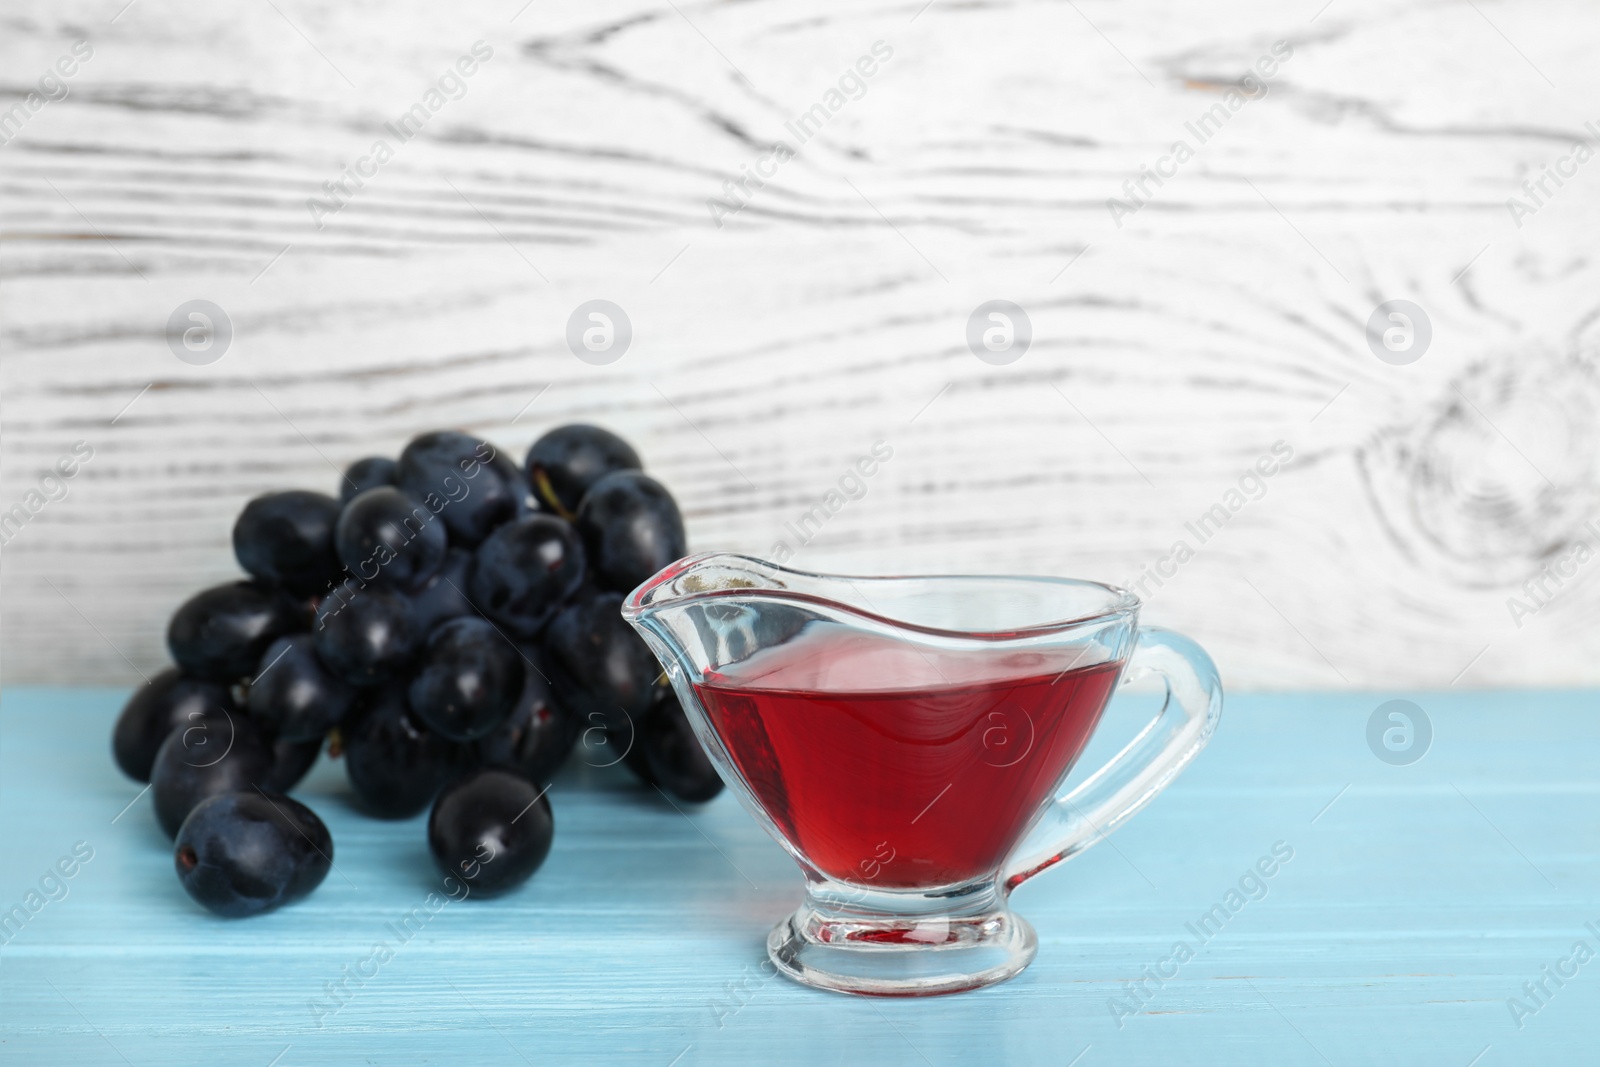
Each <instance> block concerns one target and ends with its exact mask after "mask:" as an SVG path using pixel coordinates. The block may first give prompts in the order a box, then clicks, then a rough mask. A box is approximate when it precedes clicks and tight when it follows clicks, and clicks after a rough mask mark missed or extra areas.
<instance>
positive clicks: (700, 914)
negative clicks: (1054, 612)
mask: <svg viewBox="0 0 1600 1067" xmlns="http://www.w3.org/2000/svg"><path fill="white" fill-rule="evenodd" d="M1402 696H1409V698H1410V699H1412V700H1414V701H1415V702H1416V703H1417V704H1418V705H1419V706H1420V707H1422V708H1423V709H1424V710H1425V712H1426V713H1427V715H1428V716H1429V718H1430V720H1431V723H1432V728H1433V735H1434V736H1433V739H1432V742H1431V748H1430V750H1429V751H1428V752H1427V754H1426V756H1425V757H1424V758H1423V759H1421V760H1420V761H1419V762H1416V763H1413V764H1411V765H1405V766H1396V765H1391V764H1388V763H1385V762H1383V761H1381V760H1379V759H1378V758H1377V757H1376V756H1375V755H1374V754H1373V752H1372V750H1371V749H1370V748H1369V746H1368V743H1367V739H1366V726H1367V720H1368V718H1369V716H1370V715H1371V713H1372V711H1373V710H1374V708H1376V707H1377V706H1378V704H1379V703H1381V702H1382V701H1383V700H1386V699H1390V698H1393V697H1402ZM121 701H122V694H120V693H114V692H107V691H100V690H92V691H91V690H76V691H71V690H35V689H12V690H9V691H7V692H6V693H5V694H4V699H3V702H0V721H3V728H0V826H3V827H4V839H3V848H0V908H3V909H10V908H11V907H12V905H14V904H24V905H26V903H27V902H28V896H27V894H28V893H29V891H30V889H34V890H37V889H39V888H40V881H41V878H42V877H43V876H45V875H46V873H47V872H49V871H52V870H53V869H54V868H55V865H56V864H57V862H58V860H60V859H61V858H63V857H69V858H70V857H71V854H72V851H73V848H74V845H75V844H76V843H78V842H84V843H85V844H84V845H82V846H79V848H80V851H82V850H84V849H92V850H93V858H92V859H91V860H89V861H88V862H87V863H82V864H80V865H79V866H78V867H77V869H76V873H75V875H74V876H73V877H72V878H70V879H64V880H62V881H61V882H60V883H59V885H58V884H57V883H56V882H54V881H50V882H48V884H47V885H46V888H47V889H51V890H52V891H53V892H54V894H55V895H56V896H57V897H60V899H55V900H49V899H48V897H47V896H46V894H45V893H44V892H42V891H41V892H40V896H38V897H35V898H33V901H34V902H35V903H38V902H40V901H44V903H42V904H41V905H40V906H39V907H38V910H37V912H36V913H34V914H31V915H30V916H29V918H28V920H27V922H26V923H25V924H22V926H21V928H20V929H18V930H16V931H14V932H12V933H5V934H0V940H6V939H7V938H9V941H8V943H6V944H5V945H4V947H3V948H0V1058H4V1059H5V1060H6V1061H7V1062H16V1063H26V1064H46V1063H74V1064H85V1063H96V1064H98V1063H124V1062H125V1063H129V1064H136V1065H143V1064H152V1065H154V1064H160V1065H162V1067H169V1065H171V1064H175V1063H204V1064H209V1065H220V1064H244V1065H250V1067H267V1065H269V1064H272V1065H275V1067H293V1065H296V1064H312V1063H337V1064H354V1063H382V1064H409V1063H418V1064H420V1063H440V1064H473V1065H480V1064H481V1065H489V1064H521V1063H531V1064H540V1065H543V1064H555V1063H572V1062H592V1063H605V1064H643V1065H647V1067H668V1065H669V1064H677V1065H679V1067H693V1065H696V1064H710V1063H738V1064H751V1063H756V1064H763V1065H765V1064H778V1063H815V1064H827V1065H831V1064H838V1063H846V1064H856V1063H870V1064H886V1063H908V1064H924V1063H925V1064H929V1065H940V1067H942V1065H945V1064H958V1063H977V1062H983V1063H990V1062H1002V1061H1004V1062H1011V1063H1029V1064H1031V1063H1041V1064H1055V1065H1059V1067H1065V1065H1067V1064H1075V1065H1078V1067H1092V1065H1097V1064H1118V1063H1127V1064H1156V1063H1167V1064H1177V1063H1183V1064H1211V1063H1228V1064H1236V1063H1272V1064H1333V1065H1344V1064H1363V1063H1373V1064H1393V1063H1420V1064H1440V1065H1450V1067H1466V1065H1468V1064H1475V1065H1479V1067H1490V1065H1495V1064H1506V1063H1551V1062H1594V1061H1595V1059H1596V1058H1597V1056H1600V1053H1597V1052H1596V1042H1597V1037H1596V1032H1595V1029H1594V1026H1593V1019H1594V1017H1595V1012H1596V1009H1597V1008H1600V960H1596V961H1589V962H1587V963H1584V964H1580V962H1579V960H1578V959H1577V958H1576V957H1575V955H1574V948H1575V945H1577V944H1578V943H1582V944H1583V945H1584V946H1586V947H1585V950H1584V951H1582V952H1579V953H1577V957H1583V958H1585V959H1586V958H1587V955H1588V952H1590V951H1600V933H1597V931H1600V862H1597V855H1600V818H1597V812H1600V795H1597V793H1600V789H1597V786H1596V768H1597V767H1600V716H1597V715H1596V714H1595V706H1596V702H1597V699H1596V697H1595V695H1593V694H1577V693H1494V694H1473V695H1469V694H1460V693H1451V694H1394V693H1385V694H1377V695H1354V696H1350V695H1345V696H1325V695H1289V696H1240V697H1233V698H1231V699H1230V703H1229V707H1228V710H1227V713H1226V715H1225V716H1224V719H1223V723H1222V726H1221V729H1220V730H1219V732H1218V734H1217V736H1216V738H1215V740H1214V741H1213V743H1212V746H1211V748H1210V750H1208V751H1207V752H1206V753H1205V754H1204V755H1203V756H1202V757H1201V758H1200V759H1199V760H1198V761H1197V762H1196V763H1195V765H1194V766H1193V767H1192V768H1191V769H1190V771H1189V772H1188V773H1187V774H1186V776H1185V777H1184V778H1183V779H1182V780H1181V781H1180V782H1178V784H1177V785H1176V786H1174V787H1173V788H1172V789H1171V790H1170V791H1169V792H1168V793H1167V794H1166V795H1164V796H1163V797H1161V798H1160V799H1159V800H1157V801H1156V802H1155V804H1153V805H1152V806H1151V807H1150V808H1149V809H1148V810H1147V811H1145V812H1144V813H1143V814H1141V815H1140V816H1139V817H1138V818H1136V819H1135V820H1134V821H1133V822H1131V823H1130V824H1129V825H1128V826H1126V827H1125V828H1123V829H1122V830H1121V831H1119V832H1118V834H1117V835H1116V836H1115V837H1114V838H1113V839H1112V841H1111V844H1109V845H1102V846H1100V847H1098V848H1096V849H1094V850H1092V851H1091V852H1089V853H1088V854H1087V855H1085V856H1083V857H1082V858H1080V859H1078V860H1075V861H1074V862H1072V863H1071V864H1069V865H1067V866H1066V867H1065V868H1063V869H1061V870H1059V871H1057V872H1054V873H1053V874H1052V875H1048V876H1045V877H1042V878H1040V879H1039V880H1038V881H1037V882H1035V883H1032V884H1030V885H1028V886H1026V887H1024V888H1023V889H1021V890H1020V891H1019V892H1018V893H1017V896H1016V898H1015V903H1016V904H1017V905H1018V909H1019V910H1020V911H1022V912H1023V913H1024V914H1026V915H1027V916H1028V917H1029V918H1030V919H1031V920H1032V921H1033V923H1034V924H1035V926H1036V927H1037V928H1038V931H1039V935H1040V941H1041V945H1040V950H1039V957H1038V960H1037V962H1036V963H1035V964H1034V965H1033V967H1032V968H1030V969H1029V970H1028V971H1027V972H1026V973H1025V974H1024V975H1023V976H1022V977H1020V978H1018V979H1016V980H1014V981H1012V982H1010V983H1007V984H1005V985H1002V986H998V987H996V988H993V989H989V990H984V991H981V992H977V993H969V994H964V995H961V996H958V997H953V998H951V997H945V998H934V999H928V1000H921V1001H885V1000H860V999H852V998H846V997H842V996H839V995H834V994H826V993H819V992H814V991H812V990H809V989H804V988H801V987H799V986H797V985H793V984H790V983H789V982H787V981H785V980H783V979H781V978H772V977H768V976H767V973H766V972H765V971H764V970H763V969H761V968H760V967H759V964H760V962H761V960H762V958H763V956H762V943H763V939H764V937H765V935H766V931H767V929H768V927H769V926H770V925H771V924H772V923H773V922H774V921H775V920H777V919H778V918H779V917H780V916H781V915H783V914H784V913H785V912H786V911H787V910H788V909H790V908H791V907H793V905H794V904H795V903H796V902H797V900H798V896H799V883H798V876H797V874H796V872H795V871H794V869H793V867H792V866H791V864H790V862H789V861H788V859H787V858H786V857H785V856H784V855H783V854H782V853H781V852H780V851H779V850H778V848H777V847H776V846H775V845H773V844H772V843H771V842H770V841H769V840H768V839H767V838H766V837H765V836H764V835H763V834H762V833H761V831H760V830H759V829H758V828H757V827H756V825H755V824H754V823H753V822H752V821H751V820H750V819H749V818H748V817H747V816H746V815H745V814H744V812H743V811H742V810H741V809H740V808H739V807H738V805H737V804H736V803H735V802H734V801H733V800H732V799H731V798H728V797H726V796H724V797H722V798H720V799H718V800H717V801H715V802H714V803H712V804H710V805H709V806H707V807H705V808H703V809H699V810H696V811H693V812H691V813H690V814H689V815H688V816H687V817H686V816H685V815H684V814H680V813H679V812H677V811H675V810H673V809H672V808H671V807H668V806H667V805H666V804H664V803H662V802H660V801H659V800H656V801H652V800H651V799H650V798H649V797H647V796H645V795H644V794H643V793H642V792H641V791H640V790H639V789H638V788H637V787H635V786H633V785H631V784H630V783H629V782H628V781H627V780H626V779H625V778H623V777H621V776H618V775H612V774H610V773H601V772H597V771H591V770H589V769H587V768H581V767H580V768H577V769H576V770H577V771H579V772H581V773H571V774H569V775H567V776H566V777H564V778H563V779H562V780H561V781H560V782H559V783H558V784H557V786H556V787H555V790H554V792H553V793H552V798H553V800H554V804H555V812H556V826H557V836H556V842H555V847H554V850H553V851H552V852H551V854H550V858H549V860H548V862H547V863H546V865H545V867H544V868H543V870H541V871H540V873H539V874H538V875H537V876H536V878H535V879H534V880H533V881H532V882H531V883H529V884H528V885H527V886H526V887H524V888H523V889H522V890H521V891H520V892H518V893H516V894H514V895H513V896H511V897H509V898H506V899H502V900H499V901H494V902H485V903H481V902H478V901H466V902H462V903H459V904H449V905H446V906H445V907H443V908H441V909H440V910H438V911H437V913H436V914H431V915H428V917H427V918H426V921H425V922H423V923H421V931H420V932H419V933H417V934H416V935H415V936H414V937H412V938H411V939H410V940H409V941H405V942H401V941H400V940H399V938H397V937H396V935H395V933H394V932H393V929H392V928H391V926H390V925H389V924H391V923H395V924H398V923H399V922H400V921H401V919H402V917H403V916H405V915H406V914H407V913H408V912H411V911H412V909H414V908H418V907H419V906H424V902H425V901H426V899H427V898H428V895H429V893H430V892H435V891H437V890H439V888H440V885H439V877H438V875H437V874H436V873H435V871H434V870H433V867H432V865H431V863H430V862H429V860H428V856H427V852H426V848H425V845H424V843H423V833H422V820H421V819H418V820H413V821H410V822H405V823H399V824H395V823H380V822H373V821H370V820H367V819H365V818H362V817H360V816H358V815H357V814H355V813H354V812H353V811H352V810H351V809H350V807H349V806H348V803H347V801H346V795H345V793H344V785H343V775H342V772H341V771H340V770H339V768H338V767H337V766H333V765H329V764H327V763H324V764H323V765H322V766H319V768H318V769H317V770H316V771H315V772H313V776H312V777H311V778H310V779H309V780H308V781H307V783H306V784H305V785H304V786H303V787H302V788H301V789H300V790H299V791H298V795H299V796H301V798H302V799H304V800H305V801H306V802H308V803H310V804H311V805H312V806H313V807H315V808H316V809H317V810H318V811H319V812H320V813H321V814H322V816H323V818H324V819H325V820H326V821H327V823H328V825H329V827H330V829H331V830H332V832H333V836H334V839H335V842H336V850H337V855H336V857H335V862H336V865H337V870H336V871H335V872H334V873H332V874H330V876H329V877H328V880H327V881H326V882H325V883H324V884H323V886H322V888H321V889H319V890H318V891H317V893H316V894H315V895H314V896H313V897H312V898H311V899H310V900H308V901H306V902H305V903H303V904H301V905H299V906H296V907H293V908H290V909H287V910H284V911H281V912H279V913H276V914H273V915H270V916H267V917H264V918H260V919H255V920H249V921H245V922H225V921H222V920H217V919H213V918H212V917H210V916H209V915H208V914H206V913H204V912H202V911H200V910H199V909H198V908H196V907H195V906H194V905H192V904H191V903H190V901H189V900H188V898H187V897H185V896H184V895H183V892H182V890H181V889H180V888H179V886H178V883H177V880H176V878H175V876H174V874H173V871H172V861H171V855H170V848H169V846H168V844H167V842H166V840H165V839H164V838H163V837H162V835H161V832H160V831H159V830H158V829H157V828H156V826H155V824H154V821H153V818H152V815H151V812H150V810H149V798H148V797H144V798H142V799H140V800H138V801H137V802H135V803H133V804H132V805H131V807H127V810H126V811H124V810H123V809H124V808H125V806H127V805H129V802H130V801H132V800H133V799H134V797H135V796H136V795H137V793H138V788H137V787H136V786H134V785H133V784H131V783H129V782H128V781H126V780H125V779H123V778H122V777H121V776H120V775H119V774H118V773H117V772H116V771H115V769H114V768H113V767H112V765H111V761H110V758H109V755H108V752H107V732H108V729H109V726H110V723H111V720H112V718H113V716H114V715H115V713H116V711H117V709H118V707H119V706H120V704H121ZM1124 703H1126V702H1124ZM1090 758H1092V756H1091V757H1090ZM119 813H120V814H119ZM1280 842H1281V843H1282V844H1281V845H1278V847H1279V851H1280V854H1281V853H1282V851H1283V850H1284V849H1285V848H1289V849H1292V850H1293V858H1292V859H1291V860H1289V861H1288V862H1286V863H1283V864H1281V866H1279V867H1278V868H1277V870H1276V873H1275V874H1274V875H1273V876H1272V877H1271V878H1270V879H1263V880H1261V882H1260V883H1259V884H1258V883H1256V882H1254V881H1250V880H1248V879H1247V880H1246V882H1245V888H1246V890H1247V891H1248V892H1249V893H1250V894H1253V895H1254V896H1255V897H1257V898H1258V899H1251V898H1250V896H1248V895H1246V893H1240V894H1239V895H1238V896H1237V897H1236V898H1235V900H1236V901H1238V902H1240V906H1239V907H1238V908H1237V910H1236V911H1235V912H1233V913H1231V914H1228V915H1227V917H1226V919H1225V921H1224V920H1222V919H1220V918H1217V917H1216V915H1217V913H1213V919H1212V921H1211V923H1210V924H1209V927H1208V929H1209V930H1210V931H1211V932H1210V934H1209V937H1208V938H1207V939H1206V940H1204V942H1203V943H1202V941H1201V939H1200V938H1197V937H1196V935H1195V933H1194V932H1193V930H1191V926H1194V927H1195V928H1199V927H1198V924H1199V923H1200V920H1201V918H1202V916H1204V915H1205V914H1206V913H1207V912H1208V911H1210V910H1211V909H1212V907H1213V905H1216V904H1219V903H1221V904H1223V905H1224V908H1225V909H1226V905H1227V904H1228V903H1229V901H1228V899H1227V894H1228V892H1229V890H1230V889H1235V888H1236V887H1238V886H1239V884H1240V879H1241V876H1243V875H1245V874H1246V873H1247V872H1249V871H1250V870H1251V869H1252V868H1253V867H1254V866H1255V865H1256V863H1257V861H1258V859H1259V858H1261V857H1263V856H1267V855H1270V854H1271V852H1272V850H1273V848H1274V845H1275V844H1278V843H1280ZM67 866H68V867H69V868H70V867H71V866H72V864H71V863H70V862H69V863H68V865H67ZM62 887H64V889H65V896H61V892H62ZM24 910H26V907H24ZM1589 923H1593V924H1595V925H1594V926H1592V927H1591V926H1589V925H1587V924H1589ZM384 941H387V942H388V943H389V945H390V946H391V949H392V957H391V958H386V959H385V958H382V957H381V955H380V956H377V957H375V956H374V946H375V945H377V944H378V943H380V942H384ZM1178 942H1185V943H1187V944H1189V945H1190V946H1192V947H1194V948H1196V950H1197V951H1196V953H1195V955H1194V957H1193V958H1192V959H1189V960H1187V961H1184V962H1182V963H1181V964H1179V963H1177V962H1176V961H1175V960H1174V958H1173V948H1174V945H1175V944H1176V943H1178ZM1568 961H1570V962H1568ZM347 968H348V972H347V970H346V969H347ZM1147 969H1148V971H1147ZM1557 969H1560V970H1565V971H1567V972H1569V973H1571V972H1572V971H1573V970H1574V969H1575V970H1576V973H1575V974H1573V975H1572V976H1570V977H1564V978H1558V979H1551V978H1548V977H1546V976H1547V975H1548V974H1552V973H1555V972H1556V970H1557ZM350 972H353V973H356V974H357V977H356V978H354V979H351V980H349V981H347V983H346V988H348V989H350V990H352V991H353V993H352V995H350V996H348V997H346V998H344V999H345V1002H344V1003H343V1004H342V1006H339V1007H338V1008H337V1010H334V1002H333V1001H331V1000H329V999H328V996H327V992H326V990H327V987H328V985H329V983H336V982H338V981H340V980H341V979H342V978H343V977H344V976H345V975H346V973H350ZM361 972H365V974H364V975H362V974H361ZM1146 974H1148V975H1149V976H1150V977H1147V978H1145V980H1144V982H1143V984H1142V988H1141V989H1140V990H1138V991H1137V992H1134V991H1133V987H1131V986H1130V985H1129V983H1136V982H1139V980H1140V979H1141V977H1144V976H1145V975H1146ZM1540 981H1543V983H1544V987H1545V989H1546V990H1547V991H1548V993H1545V992H1540V993H1539V999H1538V1000H1534V999H1532V998H1530V997H1529V995H1528V992H1527V989H1526V988H1525V985H1524V984H1525V983H1529V982H1533V983H1539V982H1540ZM1558 981H1559V983H1560V984H1558ZM1533 988H1535V990H1536V991H1537V986H1534V987H1533ZM1513 997H1518V998H1521V1000H1522V1003H1523V1004H1524V1005H1525V1007H1526V1008H1527V1009H1528V1010H1527V1011H1525V1012H1524V1013H1522V1017H1521V1018H1519V1019H1514V1018H1513V1013H1512V1011H1511V1009H1510V1007H1509V1006H1508V1000H1509V999H1510V998H1513ZM1119 1001H1120V1002H1121V1005H1122V1007H1121V1008H1120V1009H1119V1008H1118V1007H1117V1004H1118V1002H1119ZM1535 1008H1536V1009H1537V1010H1533V1009H1535ZM1519 1023H1520V1026H1519Z"/></svg>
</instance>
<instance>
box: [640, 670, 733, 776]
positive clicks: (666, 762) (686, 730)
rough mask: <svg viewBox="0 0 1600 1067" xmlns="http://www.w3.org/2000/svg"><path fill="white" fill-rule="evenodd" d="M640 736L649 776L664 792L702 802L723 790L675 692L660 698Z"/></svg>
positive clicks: (714, 768)
mask: <svg viewBox="0 0 1600 1067" xmlns="http://www.w3.org/2000/svg"><path fill="white" fill-rule="evenodd" d="M640 735H641V736H640V741H641V747H642V748H643V751H644V758H645V764H646V766H648V767H649V768H650V775H651V777H652V778H653V779H654V780H655V784H656V785H659V786H660V787H661V788H662V789H664V790H665V791H666V792H668V793H670V794H671V795H672V796H674V797H676V798H677V799H679V800H686V801H688V802H689V803H691V804H704V803H705V802H706V801H708V800H710V799H711V798H712V797H714V796H716V795H717V794H718V793H720V792H722V777H721V775H719V774H717V769H716V767H715V766H713V765H712V763H711V758H710V757H709V756H707V755H706V751H705V749H703V748H701V747H700V739H699V738H697V737H696V736H695V734H694V728H693V727H692V726H690V725H689V717H688V715H686V714H685V713H684V710H683V705H682V704H681V703H680V702H679V701H678V697H677V695H676V694H674V693H672V692H671V691H670V690H669V691H668V692H667V694H666V695H665V696H663V697H662V698H661V700H660V701H659V702H658V703H657V704H656V706H655V709H654V710H653V711H651V713H650V714H649V716H648V717H647V718H646V719H645V721H644V726H643V728H642V729H641V730H640Z"/></svg>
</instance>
